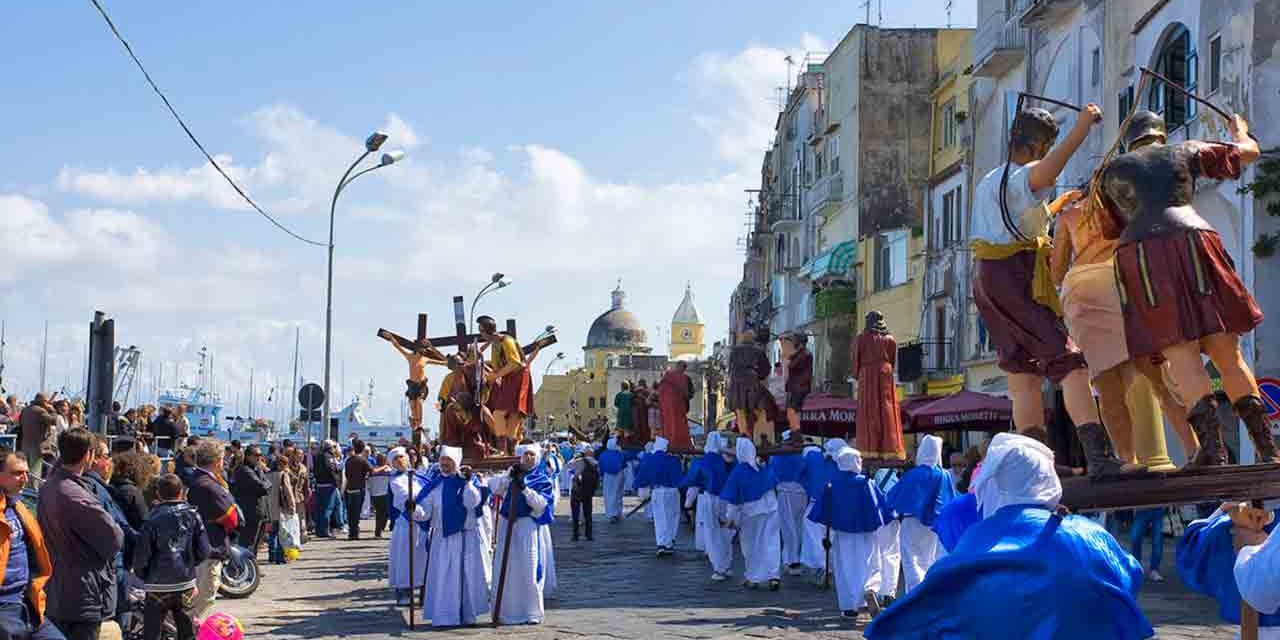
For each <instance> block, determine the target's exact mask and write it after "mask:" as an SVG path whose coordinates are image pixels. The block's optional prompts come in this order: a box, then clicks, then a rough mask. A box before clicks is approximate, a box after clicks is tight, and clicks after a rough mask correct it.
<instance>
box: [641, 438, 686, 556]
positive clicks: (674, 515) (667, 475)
mask: <svg viewBox="0 0 1280 640" xmlns="http://www.w3.org/2000/svg"><path fill="white" fill-rule="evenodd" d="M669 444H670V443H669V442H668V441H667V439H666V438H663V437H661V436H659V437H658V438H656V439H655V440H654V441H653V451H652V452H651V453H648V454H646V455H645V456H644V457H643V458H641V459H640V466H639V467H638V468H637V469H636V486H635V488H636V490H637V491H638V492H639V493H640V497H641V498H642V499H647V500H649V505H650V506H652V507H653V537H654V539H655V541H656V542H657V546H658V551H657V553H658V557H659V558H661V557H664V556H669V555H671V554H672V553H673V551H674V549H675V541H676V533H677V532H678V531H679V529H680V490H679V489H677V487H679V486H680V481H681V480H683V479H684V478H683V476H684V468H683V467H682V466H681V464H680V458H677V457H675V456H673V455H671V454H669V453H667V446H668V445H669Z"/></svg>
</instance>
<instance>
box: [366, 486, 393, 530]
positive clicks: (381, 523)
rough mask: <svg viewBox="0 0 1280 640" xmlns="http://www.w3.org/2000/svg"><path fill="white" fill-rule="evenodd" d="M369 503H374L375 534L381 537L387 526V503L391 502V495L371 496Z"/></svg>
mask: <svg viewBox="0 0 1280 640" xmlns="http://www.w3.org/2000/svg"><path fill="white" fill-rule="evenodd" d="M369 503H370V504H372V505H373V535H374V536H375V537H379V538H381V537H382V532H383V530H384V529H386V528H387V505H389V504H391V495H390V494H383V495H380V496H370V498H369Z"/></svg>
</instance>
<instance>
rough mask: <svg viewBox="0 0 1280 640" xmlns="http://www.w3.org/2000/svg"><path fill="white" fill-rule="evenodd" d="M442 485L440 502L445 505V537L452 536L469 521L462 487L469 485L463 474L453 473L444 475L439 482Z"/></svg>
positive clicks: (443, 524) (443, 518)
mask: <svg viewBox="0 0 1280 640" xmlns="http://www.w3.org/2000/svg"><path fill="white" fill-rule="evenodd" d="M438 484H439V485H440V503H441V505H442V506H443V511H444V516H443V517H442V518H441V519H442V520H444V522H443V523H442V526H443V527H444V535H445V537H448V536H451V535H453V534H455V533H457V532H459V531H462V529H463V527H464V526H465V525H466V523H467V508H466V507H465V506H463V504H462V489H463V487H465V486H466V485H467V481H466V479H465V478H463V477H462V476H461V475H458V474H456V473H455V474H453V475H451V476H442V477H441V478H440V481H439V482H438Z"/></svg>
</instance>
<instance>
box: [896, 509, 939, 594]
mask: <svg viewBox="0 0 1280 640" xmlns="http://www.w3.org/2000/svg"><path fill="white" fill-rule="evenodd" d="M901 527H902V531H901V534H900V539H901V540H902V576H903V580H905V585H904V586H905V587H906V591H907V592H910V591H911V590H912V589H914V588H916V585H919V584H920V583H921V582H923V581H924V574H926V573H928V572H929V567H932V566H933V563H934V562H937V560H938V558H941V557H942V556H943V555H946V554H945V553H944V552H943V551H942V543H941V542H940V541H939V540H938V534H936V533H934V532H933V530H932V529H930V528H929V527H926V526H924V525H923V524H921V522H920V520H919V518H914V517H906V518H903V519H902V525H901Z"/></svg>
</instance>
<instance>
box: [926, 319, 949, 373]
mask: <svg viewBox="0 0 1280 640" xmlns="http://www.w3.org/2000/svg"><path fill="white" fill-rule="evenodd" d="M946 345H947V307H946V305H944V304H939V305H937V306H935V307H934V308H933V340H932V341H931V344H929V345H928V348H929V349H930V350H931V351H932V352H933V368H934V370H936V371H943V370H945V369H946V368H947V346H946Z"/></svg>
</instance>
